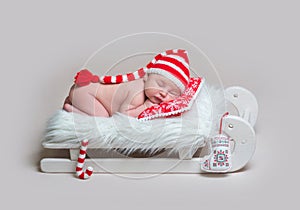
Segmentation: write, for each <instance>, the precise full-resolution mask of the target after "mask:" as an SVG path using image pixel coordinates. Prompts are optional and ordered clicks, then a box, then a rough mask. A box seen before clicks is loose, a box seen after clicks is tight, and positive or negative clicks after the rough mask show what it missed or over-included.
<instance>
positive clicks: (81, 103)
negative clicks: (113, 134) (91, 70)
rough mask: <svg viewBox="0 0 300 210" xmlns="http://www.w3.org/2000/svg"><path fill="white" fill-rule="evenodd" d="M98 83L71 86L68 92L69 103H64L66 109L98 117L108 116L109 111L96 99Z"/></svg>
mask: <svg viewBox="0 0 300 210" xmlns="http://www.w3.org/2000/svg"><path fill="white" fill-rule="evenodd" d="M98 88H99V84H95V83H91V84H89V85H87V86H83V87H72V88H71V90H70V93H69V99H68V100H67V101H70V102H71V104H70V103H66V104H65V105H64V109H65V110H66V111H74V112H76V113H79V114H87V115H91V116H98V117H109V113H108V111H107V110H106V108H105V107H104V106H103V105H102V103H101V102H100V101H99V100H97V98H96V97H95V96H96V92H97V90H98ZM67 104H68V105H67Z"/></svg>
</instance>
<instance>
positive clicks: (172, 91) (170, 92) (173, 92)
mask: <svg viewBox="0 0 300 210" xmlns="http://www.w3.org/2000/svg"><path fill="white" fill-rule="evenodd" d="M169 94H171V95H173V96H175V97H178V96H179V95H180V93H179V92H178V91H176V90H171V91H169Z"/></svg>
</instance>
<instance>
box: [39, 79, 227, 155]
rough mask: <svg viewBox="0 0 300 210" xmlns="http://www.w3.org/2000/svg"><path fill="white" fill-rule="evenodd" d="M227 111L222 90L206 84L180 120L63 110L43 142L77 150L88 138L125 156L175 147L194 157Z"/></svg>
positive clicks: (178, 118)
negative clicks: (144, 118)
mask: <svg viewBox="0 0 300 210" xmlns="http://www.w3.org/2000/svg"><path fill="white" fill-rule="evenodd" d="M224 111H225V99H224V93H223V90H222V88H216V87H211V86H208V85H207V84H205V85H204V86H203V88H202V90H200V92H199V94H198V96H197V98H196V100H195V102H194V104H193V106H192V108H191V110H189V111H187V112H185V113H183V114H182V115H181V116H180V117H172V118H160V119H153V120H150V121H146V122H141V121H138V120H137V119H136V118H132V117H128V116H126V115H123V114H121V113H117V114H115V115H113V116H112V117H110V118H103V117H92V116H83V115H79V114H75V113H69V112H66V111H64V110H59V111H57V112H56V113H55V114H54V115H53V116H52V117H51V118H50V119H49V121H48V124H47V128H46V132H45V138H44V140H43V142H42V143H43V145H44V146H46V147H47V145H48V146H49V145H51V144H63V145H68V146H70V148H74V147H79V145H80V141H81V140H83V139H88V140H89V147H93V148H111V149H114V148H124V151H123V152H124V154H130V153H132V152H135V151H137V150H138V151H140V152H148V153H149V154H152V153H155V152H156V151H157V150H159V149H164V148H171V150H170V152H174V151H177V152H178V150H180V149H187V150H188V151H189V152H191V153H192V154H193V153H194V152H195V151H196V150H197V149H198V148H199V147H202V146H204V145H205V143H206V140H207V139H208V138H209V137H211V136H212V135H215V134H216V133H217V131H218V122H219V119H220V117H221V116H222V114H223V113H224Z"/></svg>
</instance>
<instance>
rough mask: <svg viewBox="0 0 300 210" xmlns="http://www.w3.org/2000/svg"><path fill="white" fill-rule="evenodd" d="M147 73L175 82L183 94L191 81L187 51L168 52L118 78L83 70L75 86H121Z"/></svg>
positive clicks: (175, 50) (78, 74) (76, 77)
mask: <svg viewBox="0 0 300 210" xmlns="http://www.w3.org/2000/svg"><path fill="white" fill-rule="evenodd" d="M146 73H154V74H160V75H163V76H164V77H166V78H168V79H170V80H171V81H172V82H174V83H175V84H176V85H177V86H178V87H179V89H180V90H181V92H183V91H184V90H185V88H186V86H187V85H188V83H189V81H190V70H189V59H188V55H187V51H186V50H182V49H174V50H167V51H165V52H163V53H160V54H158V55H156V56H155V57H154V59H153V60H152V61H151V62H149V63H148V64H147V65H146V67H143V68H140V69H139V70H137V71H135V72H131V73H127V74H124V75H122V74H119V75H116V76H109V75H107V76H102V77H100V78H99V77H98V76H96V75H93V74H92V73H91V72H89V71H88V70H87V69H83V70H81V71H80V72H78V73H77V74H76V76H75V78H74V79H75V80H74V82H75V84H76V85H78V86H85V85H88V84H90V83H91V82H94V83H95V82H100V83H103V84H119V83H123V82H129V81H133V80H136V79H140V78H143V77H144V76H145V74H146Z"/></svg>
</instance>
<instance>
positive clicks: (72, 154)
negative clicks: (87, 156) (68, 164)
mask: <svg viewBox="0 0 300 210" xmlns="http://www.w3.org/2000/svg"><path fill="white" fill-rule="evenodd" d="M69 152H70V159H71V160H76V161H77V159H78V155H79V149H77V148H73V149H70V150H69Z"/></svg>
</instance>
